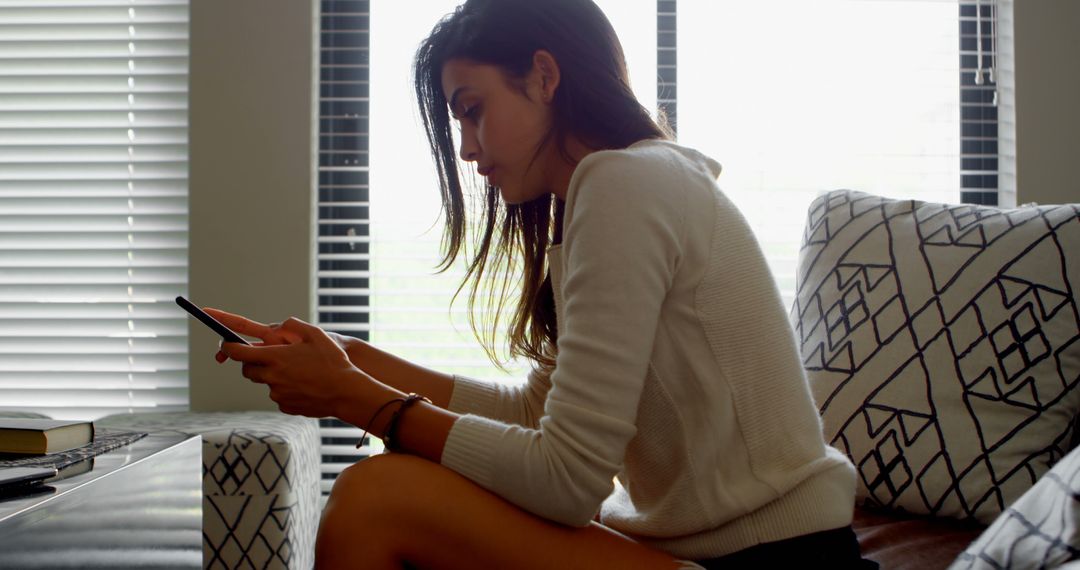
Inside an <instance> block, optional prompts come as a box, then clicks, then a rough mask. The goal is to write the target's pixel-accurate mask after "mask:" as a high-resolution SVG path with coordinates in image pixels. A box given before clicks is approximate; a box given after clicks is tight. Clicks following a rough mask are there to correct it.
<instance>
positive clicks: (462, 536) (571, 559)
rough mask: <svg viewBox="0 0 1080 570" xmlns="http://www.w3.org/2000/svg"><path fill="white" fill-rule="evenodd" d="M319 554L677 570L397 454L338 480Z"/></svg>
mask: <svg viewBox="0 0 1080 570" xmlns="http://www.w3.org/2000/svg"><path fill="white" fill-rule="evenodd" d="M317 558H318V559H320V562H319V563H320V566H321V567H334V566H339V565H341V563H342V562H346V561H356V562H360V561H362V560H363V561H367V563H368V564H369V565H378V564H382V563H384V562H386V563H387V564H389V566H394V565H400V564H401V563H402V562H408V563H409V564H411V565H414V566H416V567H418V568H433V569H434V568H438V569H443V568H445V569H457V568H462V569H464V568H469V569H474V568H514V569H522V570H526V569H529V568H538V569H540V568H543V569H548V568H560V569H561V568H566V569H570V568H625V569H635V568H678V567H679V564H678V563H677V562H676V561H675V560H674V559H673V558H672V557H671V556H669V555H667V554H665V553H663V552H660V551H657V550H654V549H651V548H648V547H646V546H644V545H642V544H639V543H636V542H634V541H632V540H630V539H628V538H626V537H624V536H622V535H620V534H618V533H615V532H613V531H611V530H609V529H607V528H605V527H603V526H601V525H598V524H590V525H589V526H587V527H584V528H575V527H568V526H564V525H560V524H557V523H554V522H551V521H549V520H546V519H543V518H541V517H538V516H536V515H533V514H532V513H529V512H527V511H525V510H523V509H521V508H519V507H517V506H515V505H513V504H511V503H510V502H508V501H506V500H505V499H503V498H502V497H499V496H498V495H495V494H494V493H491V492H490V491H487V490H486V489H484V488H482V487H480V486H479V485H476V484H475V483H473V482H472V481H470V480H469V479H466V478H465V477H463V476H461V475H459V474H458V473H456V472H454V471H451V470H450V469H447V468H445V467H443V466H441V465H438V464H436V463H432V462H430V461H427V460H425V459H421V458H418V457H413V456H409V455H399V454H388V455H380V456H377V457H372V458H369V459H365V460H364V461H361V462H359V463H357V464H356V465H353V466H352V467H350V468H348V469H346V470H345V472H343V473H342V474H341V475H340V476H339V477H338V480H337V482H336V483H335V484H334V489H333V492H332V493H331V495H330V500H329V502H328V504H327V508H326V510H325V511H324V513H323V521H322V524H321V526H320V529H319V544H318V547H317ZM331 561H338V563H333V562H331ZM387 561H388V562H387ZM399 567H400V566H399Z"/></svg>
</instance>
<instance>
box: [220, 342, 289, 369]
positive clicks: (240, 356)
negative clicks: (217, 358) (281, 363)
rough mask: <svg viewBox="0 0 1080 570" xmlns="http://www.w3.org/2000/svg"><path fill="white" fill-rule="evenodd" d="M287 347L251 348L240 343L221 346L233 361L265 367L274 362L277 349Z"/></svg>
mask: <svg viewBox="0 0 1080 570" xmlns="http://www.w3.org/2000/svg"><path fill="white" fill-rule="evenodd" d="M286 346H287V345H264V346H249V345H245V344H240V343H238V342H225V343H222V344H221V351H220V352H223V353H225V355H226V356H228V357H229V358H231V359H233V360H239V361H240V362H243V363H245V364H258V365H265V364H270V363H271V362H273V361H274V357H275V356H276V354H277V349H281V348H284V347H286Z"/></svg>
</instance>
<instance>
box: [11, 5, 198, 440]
mask: <svg viewBox="0 0 1080 570" xmlns="http://www.w3.org/2000/svg"><path fill="white" fill-rule="evenodd" d="M0 40H2V41H0V318H2V319H3V320H2V325H0V335H2V336H3V342H0V392H2V393H3V396H2V400H0V402H2V404H0V406H2V407H3V408H5V409H22V410H26V411H36V412H42V413H46V414H49V415H50V416H53V417H55V418H71V419H96V418H98V417H101V416H103V415H106V414H108V413H114V412H131V411H136V412H137V411H150V410H154V411H173V410H184V409H187V405H188V388H187V385H188V376H187V323H186V321H185V317H184V316H182V314H181V313H178V312H177V311H176V310H175V305H174V304H173V298H174V297H175V296H176V295H178V294H183V293H185V292H186V283H187V242H188V239H187V235H188V234H187V232H188V226H187V160H188V151H187V70H188V6H187V1H186V0H153V1H149V0H97V1H94V0H85V1H82V2H73V1H70V0H68V1H54V0H26V1H21V2H20V1H8V2H4V3H3V5H2V6H0Z"/></svg>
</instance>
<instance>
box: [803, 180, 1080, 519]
mask: <svg viewBox="0 0 1080 570" xmlns="http://www.w3.org/2000/svg"><path fill="white" fill-rule="evenodd" d="M1078 286H1080V206H1077V205H1065V206H1046V207H1027V208H1021V209H1016V210H1000V209H996V208H987V207H981V206H971V205H963V206H957V205H945V204H931V203H924V202H917V201H911V200H907V201H900V200H890V199H886V198H881V197H877V196H871V195H868V194H863V193H860V192H853V191H847V190H844V191H834V192H830V193H828V194H825V195H823V196H822V197H820V198H819V199H817V200H815V202H814V203H813V204H812V205H811V207H810V211H809V214H808V222H807V226H806V228H805V234H804V240H803V247H802V250H801V252H800V262H799V273H798V294H797V298H796V301H795V305H794V307H793V308H792V315H791V316H792V323H793V326H794V327H795V329H796V332H797V335H798V338H799V340H800V342H801V349H802V354H803V359H804V364H805V366H806V369H807V371H808V374H809V376H810V380H811V386H812V388H813V390H814V396H815V398H816V401H817V403H818V405H819V407H820V410H821V413H822V418H823V421H824V424H825V430H826V436H827V438H829V439H830V441H831V443H832V444H833V445H834V446H836V447H837V448H838V449H840V450H841V451H843V452H845V453H847V454H848V456H849V457H850V458H851V459H852V461H853V462H854V463H855V465H856V466H857V468H858V470H859V474H860V477H859V488H858V493H859V497H860V499H861V500H862V501H863V502H865V503H868V504H872V505H876V506H884V507H892V508H900V509H904V510H906V511H909V512H916V513H925V514H933V515H942V516H952V517H957V518H975V519H978V520H980V521H982V522H985V523H989V522H990V521H991V520H993V519H994V517H996V516H997V514H998V513H1000V512H1002V510H1004V508H1005V507H1006V506H1007V505H1008V504H1009V503H1010V502H1011V501H1012V500H1015V499H1016V498H1017V497H1019V496H1020V495H1021V494H1022V493H1023V492H1024V491H1026V490H1027V489H1028V488H1030V487H1031V486H1032V485H1033V484H1034V483H1035V481H1036V480H1037V479H1038V477H1040V476H1041V475H1042V474H1043V473H1045V472H1046V471H1047V470H1048V469H1049V468H1050V466H1051V465H1052V464H1053V463H1054V462H1055V461H1056V460H1058V459H1060V458H1061V457H1062V456H1064V455H1065V453H1066V452H1067V451H1068V450H1069V449H1070V444H1071V439H1072V438H1071V436H1072V430H1073V426H1074V421H1075V418H1076V416H1077V411H1078V409H1080V391H1078V390H1076V389H1075V388H1076V386H1077V384H1078V383H1080V303H1078V301H1077V299H1078V294H1077V291H1076V287H1078Z"/></svg>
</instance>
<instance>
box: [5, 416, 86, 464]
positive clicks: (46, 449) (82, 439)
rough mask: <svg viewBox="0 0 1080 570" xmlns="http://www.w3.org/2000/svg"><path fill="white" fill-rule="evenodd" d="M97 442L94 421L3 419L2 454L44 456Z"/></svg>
mask: <svg viewBox="0 0 1080 570" xmlns="http://www.w3.org/2000/svg"><path fill="white" fill-rule="evenodd" d="M92 441H94V424H93V422H87V421H78V420H74V421H73V420H47V419H29V418H0V453H8V454H21V455H45V454H48V453H56V452H58V451H67V450H69V449H74V448H76V447H81V446H83V445H86V444H88V443H90V442H92Z"/></svg>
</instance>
